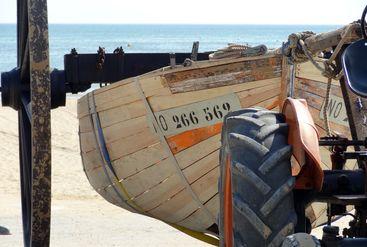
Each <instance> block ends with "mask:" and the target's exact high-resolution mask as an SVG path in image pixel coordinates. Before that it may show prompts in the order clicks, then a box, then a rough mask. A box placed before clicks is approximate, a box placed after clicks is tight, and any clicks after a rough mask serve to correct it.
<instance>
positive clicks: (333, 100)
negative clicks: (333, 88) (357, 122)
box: [320, 95, 349, 127]
mask: <svg viewBox="0 0 367 247" xmlns="http://www.w3.org/2000/svg"><path fill="white" fill-rule="evenodd" d="M324 108H325V102H324V103H323V104H322V108H321V111H320V118H321V119H324ZM327 114H328V117H329V121H331V122H334V123H337V124H340V125H344V126H347V127H349V124H348V117H347V112H346V108H345V104H344V100H343V98H341V97H338V96H335V95H330V98H329V104H328V107H327Z"/></svg>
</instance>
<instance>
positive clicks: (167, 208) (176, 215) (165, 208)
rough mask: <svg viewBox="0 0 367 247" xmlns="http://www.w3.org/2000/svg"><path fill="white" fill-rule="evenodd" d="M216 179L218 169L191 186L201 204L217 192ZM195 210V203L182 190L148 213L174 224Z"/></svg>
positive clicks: (196, 207) (196, 206)
mask: <svg viewBox="0 0 367 247" xmlns="http://www.w3.org/2000/svg"><path fill="white" fill-rule="evenodd" d="M218 177H219V167H216V168H214V169H213V170H211V171H210V172H209V173H207V174H206V175H205V176H203V177H202V178H200V179H199V180H197V181H196V182H194V183H193V184H192V185H191V187H192V189H193V191H194V192H195V193H196V194H197V195H198V197H199V199H200V201H201V202H202V203H205V202H206V201H207V200H209V199H210V198H211V197H213V196H214V195H215V194H216V193H217V192H218V184H217V180H218ZM197 209H198V205H197V203H196V202H195V201H194V200H193V199H192V198H191V195H190V194H189V193H188V192H187V191H186V190H183V191H182V192H180V193H178V194H177V195H175V196H174V197H172V198H171V199H170V200H168V201H167V202H166V203H164V204H162V205H161V206H159V207H157V208H155V209H153V210H150V211H149V212H150V213H151V214H152V215H154V216H155V217H158V218H160V219H164V220H166V221H168V222H171V223H176V222H179V221H181V220H183V219H185V218H186V217H188V216H189V215H190V214H192V213H193V212H194V211H196V210H197Z"/></svg>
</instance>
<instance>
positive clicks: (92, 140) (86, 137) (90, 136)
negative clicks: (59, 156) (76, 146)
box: [79, 132, 97, 153]
mask: <svg viewBox="0 0 367 247" xmlns="http://www.w3.org/2000/svg"><path fill="white" fill-rule="evenodd" d="M79 138H80V145H81V147H82V149H83V152H84V153H88V152H90V151H92V150H94V149H96V148H97V143H96V137H95V136H94V132H85V133H80V134H79Z"/></svg>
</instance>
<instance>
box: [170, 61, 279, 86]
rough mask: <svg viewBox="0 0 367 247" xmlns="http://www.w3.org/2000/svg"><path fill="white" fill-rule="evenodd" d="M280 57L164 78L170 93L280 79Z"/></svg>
mask: <svg viewBox="0 0 367 247" xmlns="http://www.w3.org/2000/svg"><path fill="white" fill-rule="evenodd" d="M281 60H282V58H281V57H272V58H263V59H256V60H248V61H244V62H241V63H233V64H231V65H230V66H229V65H219V66H211V67H208V68H205V69H199V70H190V71H183V72H176V73H171V74H167V75H165V76H164V78H165V79H166V81H167V83H168V85H169V87H170V89H171V91H172V93H182V92H190V91H197V90H203V89H209V88H217V87H222V86H228V85H234V84H244V83H247V82H251V81H259V80H265V79H270V78H276V77H280V75H281Z"/></svg>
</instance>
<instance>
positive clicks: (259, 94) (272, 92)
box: [238, 84, 280, 108]
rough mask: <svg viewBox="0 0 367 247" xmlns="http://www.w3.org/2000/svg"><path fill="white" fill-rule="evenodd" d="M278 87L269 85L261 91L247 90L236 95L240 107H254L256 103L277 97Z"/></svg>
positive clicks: (277, 85)
mask: <svg viewBox="0 0 367 247" xmlns="http://www.w3.org/2000/svg"><path fill="white" fill-rule="evenodd" d="M279 93H280V85H279V84H275V85H269V86H266V87H263V88H262V90H257V89H253V90H249V91H246V92H241V93H239V94H238V96H239V97H240V102H241V106H242V107H243V108H245V107H250V106H256V105H257V104H258V103H260V102H262V101H265V100H267V99H270V98H273V97H279Z"/></svg>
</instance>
